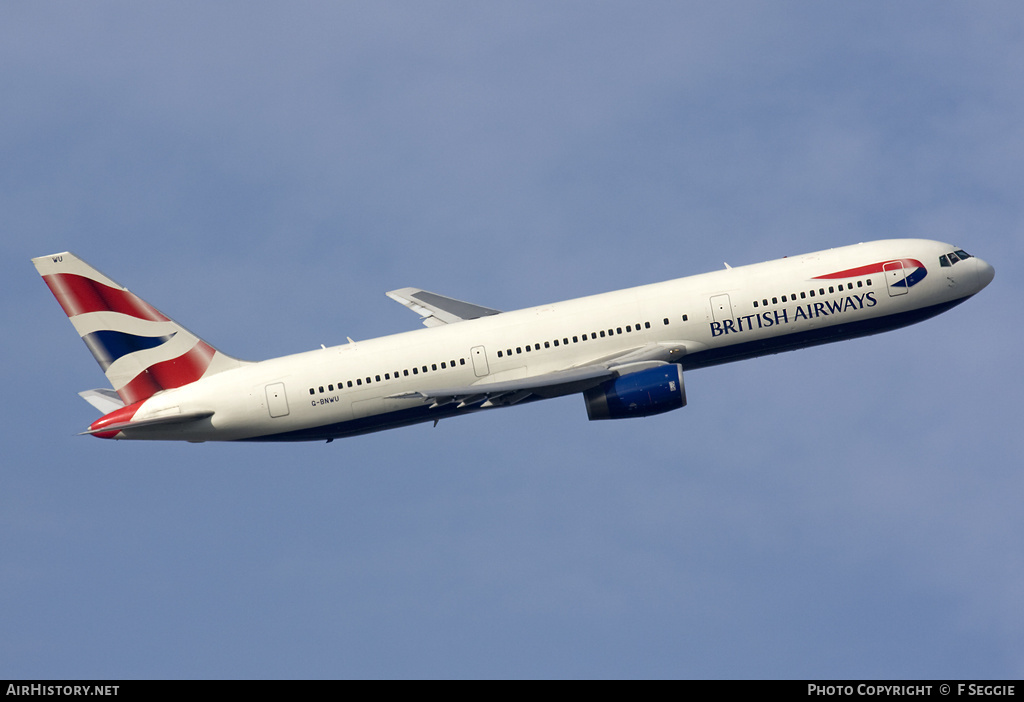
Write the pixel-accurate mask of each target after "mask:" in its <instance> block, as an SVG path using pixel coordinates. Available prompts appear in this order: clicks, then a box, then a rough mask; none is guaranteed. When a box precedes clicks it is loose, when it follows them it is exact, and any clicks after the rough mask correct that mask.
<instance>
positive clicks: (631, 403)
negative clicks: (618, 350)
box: [583, 363, 686, 421]
mask: <svg viewBox="0 0 1024 702" xmlns="http://www.w3.org/2000/svg"><path fill="white" fill-rule="evenodd" d="M583 398H584V400H585V401H586V403H587V417H589V418H590V420H591V421H593V420H595V419H625V418H627V417H647V416H650V415H652V414H661V413H662V412H668V411H669V410H674V409H679V408H680V407H683V406H684V405H686V389H685V388H684V387H683V367H682V366H681V365H679V364H678V363H669V364H666V365H664V366H658V367H656V368H648V369H647V370H642V371H637V372H636V373H629V374H627V375H623V376H619V377H618V378H615V379H614V380H608V381H606V382H604V383H602V384H601V385H598V386H597V387H595V388H591V389H590V390H587V391H586V392H584V393H583Z"/></svg>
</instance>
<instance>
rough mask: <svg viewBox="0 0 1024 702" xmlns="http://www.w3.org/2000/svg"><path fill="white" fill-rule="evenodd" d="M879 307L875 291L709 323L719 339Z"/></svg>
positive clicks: (713, 333)
mask: <svg viewBox="0 0 1024 702" xmlns="http://www.w3.org/2000/svg"><path fill="white" fill-rule="evenodd" d="M877 304H878V300H876V299H875V293H874V291H872V292H868V293H865V294H863V295H847V296H846V297H841V298H839V299H838V300H823V301H821V302H809V303H807V304H806V305H797V306H796V307H783V308H781V309H777V310H771V311H770V312H760V313H758V314H748V315H744V316H742V317H736V318H735V319H724V320H722V321H721V322H711V336H712V337H716V336H722V335H723V334H738V333H740V332H746V331H751V330H753V329H766V328H768V327H773V326H775V325H776V324H788V323H790V322H796V321H799V320H801V319H815V318H817V317H828V316H830V315H834V314H839V313H840V312H850V311H855V310H862V309H864V308H866V307H874V306H875V305H877Z"/></svg>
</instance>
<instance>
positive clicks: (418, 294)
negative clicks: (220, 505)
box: [33, 239, 995, 442]
mask: <svg viewBox="0 0 1024 702" xmlns="http://www.w3.org/2000/svg"><path fill="white" fill-rule="evenodd" d="M33 263H34V264H35V266H36V269H37V270H38V271H39V273H40V275H42V277H43V280H45V281H46V284H47V285H48V286H49V287H50V290H51V291H52V292H53V294H54V295H55V296H56V298H57V300H58V302H59V303H60V304H61V306H62V307H63V308H64V311H65V312H66V313H67V315H68V317H69V318H70V319H71V323H72V324H73V325H74V327H75V329H76V330H77V331H78V333H79V335H80V336H81V337H82V339H83V340H84V341H85V343H86V345H87V346H88V347H89V350H90V351H92V353H93V356H95V357H96V360H97V361H98V362H99V364H100V367H102V368H103V371H104V373H106V376H107V379H108V381H109V382H110V384H111V385H112V386H113V388H114V389H113V390H111V389H107V388H102V389H97V390H88V391H85V392H82V393H80V394H81V395H82V396H83V397H84V398H85V399H86V400H87V401H89V402H90V403H91V404H92V405H93V406H95V407H96V408H97V409H99V410H100V411H102V412H104V416H103V417H101V418H100V419H98V420H96V421H95V422H93V423H92V424H91V425H90V427H89V429H88V430H86V431H85V432H83V433H85V434H91V435H93V436H98V437H102V438H106V439H165V440H184V441H194V442H201V441H307V440H327V441H330V440H332V439H335V438H338V437H346V436H355V435H358V434H365V433H368V432H374V431H380V430H382V429H391V428H394V427H400V426H405V425H409V424H415V423H418V422H429V421H433V422H435V423H436V422H437V421H438V420H440V419H444V418H447V417H453V416H456V415H460V414H465V413H467V412H474V411H478V410H481V409H488V408H492V407H505V406H509V405H514V404H517V403H520V402H530V401H533V400H540V399H545V398H551V397H559V396H562V395H571V394H575V393H582V394H583V398H584V401H585V404H586V408H587V414H588V416H589V417H590V419H621V418H625V417H644V416H648V415H653V414H659V413H661V412H667V411H669V410H674V409H678V408H680V407H682V406H684V405H685V404H686V392H685V389H684V387H683V371H684V370H690V369H694V368H702V367H704V366H711V365H716V364H719V363H728V362H730V361H738V360H742V359H747V358H753V357H756V356H762V355H765V354H772V353H778V352H780V351H788V350H791V349H798V348H803V347H806V346H814V345H817V344H824V343H828V342H832V341H840V340H842V339H851V338H854V337H859V336H866V335H868V334H875V333H878V332H883V331H888V330H890V329H896V328H898V327H904V326H907V325H909V324H913V323H915V322H919V321H921V320H924V319H927V318H929V317H932V316H934V315H937V314H939V313H940V312H944V311H946V310H948V309H949V308H951V307H954V306H955V305H958V304H960V303H961V302H963V301H964V300H966V299H967V298H969V297H971V296H972V295H974V294H975V293H977V292H978V291H980V290H981V289H982V288H984V287H985V286H986V285H988V284H989V282H991V281H992V278H993V276H994V275H995V272H994V270H993V269H992V266H990V265H989V264H987V263H985V262H984V261H982V260H981V259H979V258H975V257H973V256H971V255H969V254H967V253H965V252H964V251H963V250H961V249H958V248H957V247H955V246H950V245H949V244H943V243H940V242H937V241H927V240H922V239H895V240H886V241H875V242H870V243H864V244H857V245H855V246H846V247H843V248H837V249H830V250H828V251H819V252H818V253H811V254H806V255H803V256H792V257H789V258H783V259H780V260H778V261H769V262H766V263H758V264H754V265H749V266H741V267H736V268H730V267H728V266H726V269H725V270H719V271H715V272H712V273H704V274H703V275H695V276H691V277H688V278H679V279H677V280H670V281H668V282H665V283H656V284H653V285H644V286H641V287H637V288H629V289H626V290H618V291H616V292H609V293H604V294H601V295H593V296H591V297H582V298H579V299H575V300H568V301H566V302H557V303H554V304H550V305H541V306H540V307H531V308H529V309H523V310H516V311H514V312H499V311H498V310H494V309H490V308H488V307H481V306H479V305H474V304H470V303H468V302H462V301H460V300H454V299H452V298H449V297H444V296H442V295H437V294H435V293H430V292H427V291H425V290H419V289H416V288H403V289H401V290H395V291H392V292H389V293H387V295H388V296H389V297H391V298H392V299H394V300H396V301H398V302H400V303H401V304H403V305H405V306H406V307H408V308H409V309H411V310H413V311H414V312H416V313H417V314H419V315H420V316H421V317H422V322H423V324H424V325H426V326H427V327H428V328H427V329H420V330H419V331H410V332H405V333H403V334H395V335H392V336H385V337H381V338H378V339H369V340H366V341H358V342H356V341H352V340H351V339H350V340H349V343H348V344H345V345H343V346H335V347H333V348H321V349H318V350H315V351H307V352H305V353H299V354H295V355H292V356H284V357H282V358H274V359H270V360H267V361H260V362H256V363H254V362H248V361H242V360H239V359H236V358H232V357H231V356H228V355H226V354H224V353H222V352H220V351H218V350H216V349H214V348H213V347H212V346H210V345H209V344H207V343H206V342H204V341H203V340H202V339H200V338H199V337H197V336H196V335H194V334H192V333H191V332H189V331H188V330H186V329H185V328H184V327H182V326H181V325H179V324H178V323H176V322H174V321H172V320H170V319H168V318H167V317H165V316H164V315H163V314H161V313H160V312H158V311H157V310H156V309H155V308H153V307H151V306H150V305H149V304H147V303H146V302H144V301H143V300H142V299H141V298H139V297H137V296H136V295H134V294H132V293H131V292H129V291H128V290H126V289H125V288H123V287H122V286H120V285H118V284H117V283H115V282H114V281H112V280H111V279H109V278H107V277H106V276H105V275H103V274H102V273H100V272H99V271H97V270H96V269H95V268H92V267H91V266H90V265H88V264H87V263H85V262H84V261H82V260H81V259H80V258H78V257H77V256H75V255H74V254H71V253H60V254H54V255H51V256H42V257H40V258H36V259H33Z"/></svg>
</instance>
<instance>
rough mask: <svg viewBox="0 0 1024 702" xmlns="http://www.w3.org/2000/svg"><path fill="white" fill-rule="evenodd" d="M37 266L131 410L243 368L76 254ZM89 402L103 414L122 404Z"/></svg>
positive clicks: (92, 398)
mask: <svg viewBox="0 0 1024 702" xmlns="http://www.w3.org/2000/svg"><path fill="white" fill-rule="evenodd" d="M32 263H34V264H35V267H36V270H38V271H39V274H40V275H41V276H42V277H43V280H44V281H45V282H46V284H47V285H48V286H49V288H50V291H51V292H52V293H53V295H54V297H56V298H57V302H59V303H60V306H61V307H63V308H64V312H65V313H66V314H67V316H68V319H70V320H71V324H72V325H74V327H75V331H77V332H78V334H79V336H81V337H82V341H84V342H85V345H86V346H87V347H88V348H89V351H91V352H92V355H93V357H95V359H96V362H97V363H99V364H100V368H102V369H103V372H104V373H106V375H107V380H109V381H110V384H111V386H113V388H114V390H116V391H117V395H118V396H119V397H120V399H121V403H123V404H124V405H134V404H135V403H138V402H141V401H143V400H146V399H148V398H150V397H152V396H153V395H154V394H156V393H157V392H160V391H161V390H169V389H171V388H177V387H181V386H183V385H188V384H189V383H194V382H195V381H197V380H199V379H200V378H203V377H204V376H208V375H212V374H214V373H219V372H221V371H224V370H229V369H231V368H237V367H239V366H241V365H242V362H241V361H239V360H238V359H235V358H232V357H231V356H228V355H226V354H223V353H221V352H220V351H217V350H216V349H215V348H213V347H212V346H210V345H209V344H207V343H206V342H205V341H203V340H202V339H200V338H199V337H198V336H196V335H195V334H193V333H192V332H190V331H188V330H187V329H185V328H184V327H183V326H181V325H180V324H178V323H177V322H175V321H173V320H171V319H169V318H167V317H166V316H164V315H163V314H161V313H160V311H159V310H157V309H156V308H154V307H153V306H152V305H150V304H149V303H147V302H146V301H145V300H143V299H142V298H140V297H138V296H137V295H135V294H133V293H131V292H129V291H128V290H127V289H126V288H124V287H123V286H121V285H118V284H117V283H115V282H114V281H113V280H111V279H110V278H108V277H107V276H105V275H103V274H102V273H100V272H99V271H98V270H96V269H95V268H93V267H92V266H90V265H89V264H88V263H86V262H85V261H83V260H82V259H80V258H78V256H76V255H74V254H73V253H68V252H64V253H59V254H53V255H51V256H40V257H39V258H34V259H32ZM104 396H106V399H104ZM83 397H85V398H86V399H87V400H88V401H89V402H90V403H92V404H93V405H95V406H97V407H101V408H103V409H109V408H110V407H112V406H113V407H116V406H117V405H118V404H119V403H118V402H117V400H116V399H114V398H113V397H112V395H111V394H110V393H109V391H106V392H105V391H102V390H93V391H88V392H87V393H83Z"/></svg>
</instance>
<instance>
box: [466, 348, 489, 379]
mask: <svg viewBox="0 0 1024 702" xmlns="http://www.w3.org/2000/svg"><path fill="white" fill-rule="evenodd" d="M469 355H470V357H472V359H473V372H474V373H476V377H478V378H482V377H484V376H485V375H487V374H488V373H490V372H491V369H490V368H489V367H488V366H487V351H486V350H484V347H483V346H474V347H473V348H472V350H471V351H470V352H469Z"/></svg>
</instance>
